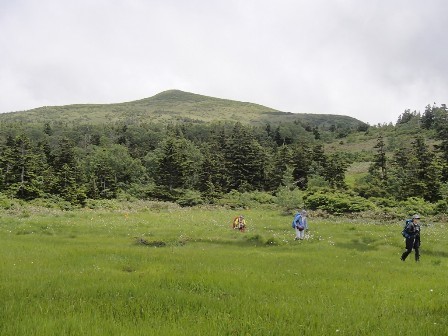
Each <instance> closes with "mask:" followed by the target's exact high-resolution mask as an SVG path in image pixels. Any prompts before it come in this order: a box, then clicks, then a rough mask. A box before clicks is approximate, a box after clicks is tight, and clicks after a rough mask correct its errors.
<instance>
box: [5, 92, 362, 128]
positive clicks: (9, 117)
mask: <svg viewBox="0 0 448 336" xmlns="http://www.w3.org/2000/svg"><path fill="white" fill-rule="evenodd" d="M183 121H193V122H211V121H240V122H242V123H245V124H259V123H266V122H269V123H273V124H277V123H283V122H294V121H300V122H301V123H303V124H309V125H312V126H321V127H330V126H332V125H334V126H336V127H338V126H344V127H349V128H357V127H358V126H360V125H365V123H363V122H362V121H360V120H357V119H355V118H351V117H348V116H341V115H332V114H307V113H289V112H282V111H279V110H276V109H273V108H269V107H266V106H262V105H258V104H254V103H247V102H239V101H234V100H228V99H220V98H214V97H208V96H203V95H199V94H194V93H189V92H183V91H179V90H169V91H164V92H161V93H159V94H156V95H155V96H153V97H150V98H145V99H141V100H136V101H131V102H125V103H118V104H77V105H66V106H44V107H39V108H35V109H32V110H28V111H20V112H11V113H4V114H0V122H20V123H41V124H42V123H47V122H52V123H58V122H62V123H65V124H102V123H110V122H112V123H114V122H120V123H141V122H183Z"/></svg>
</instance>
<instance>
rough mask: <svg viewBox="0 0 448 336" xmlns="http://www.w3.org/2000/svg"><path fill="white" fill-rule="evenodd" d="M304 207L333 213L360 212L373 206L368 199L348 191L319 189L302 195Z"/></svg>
mask: <svg viewBox="0 0 448 336" xmlns="http://www.w3.org/2000/svg"><path fill="white" fill-rule="evenodd" d="M304 202H305V207H306V208H308V209H311V210H317V209H319V210H325V211H327V212H329V213H333V214H342V213H350V212H361V211H366V210H370V209H372V208H374V204H373V203H371V202H369V201H368V200H366V199H364V198H362V197H360V196H356V195H351V194H348V193H342V192H325V190H321V191H318V192H315V193H313V194H309V195H306V196H305V197H304Z"/></svg>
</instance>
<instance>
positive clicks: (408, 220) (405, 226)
mask: <svg viewBox="0 0 448 336" xmlns="http://www.w3.org/2000/svg"><path fill="white" fill-rule="evenodd" d="M411 222H412V219H406V223H405V224H404V228H403V231H401V235H402V236H403V237H405V238H410V236H409V233H408V232H407V231H406V229H407V227H408V225H409V224H410V223H411Z"/></svg>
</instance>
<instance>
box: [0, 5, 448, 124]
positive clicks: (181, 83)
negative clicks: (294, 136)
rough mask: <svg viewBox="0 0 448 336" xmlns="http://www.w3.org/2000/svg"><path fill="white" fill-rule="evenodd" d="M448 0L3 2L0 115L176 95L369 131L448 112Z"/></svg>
mask: <svg viewBox="0 0 448 336" xmlns="http://www.w3.org/2000/svg"><path fill="white" fill-rule="evenodd" d="M447 27H448V1H445V0H425V1H423V0H370V1H360V0H275V1H273V0H271V1H267V0H226V1H218V0H146V1H145V0H126V1H124V0H122V1H119V0H76V1H73V0H0V112H11V111H20V110H26V109H31V108H35V107H40V106H44V105H68V104H75V103H118V102H124V101H131V100H137V99H142V98H146V97H150V96H153V95H155V94H157V93H159V92H161V91H165V90H169V89H179V90H183V91H188V92H193V93H198V94H203V95H207V96H213V97H218V98H225V99H232V100H239V101H246V102H252V103H258V104H261V105H265V106H268V107H271V108H274V109H278V110H281V111H286V112H295V113H296V112H297V113H331V114H342V115H348V116H352V117H355V118H357V119H360V120H362V121H365V122H368V123H370V124H376V123H388V122H394V123H395V122H396V121H397V118H398V116H399V115H400V114H401V113H402V112H403V111H404V110H405V109H411V110H417V111H421V112H423V111H424V109H425V106H426V105H427V104H431V105H432V104H433V103H434V102H435V103H436V104H437V105H438V106H440V104H443V103H448V99H447V98H448V52H447V50H448V42H447V39H446V36H447V32H448V28H447Z"/></svg>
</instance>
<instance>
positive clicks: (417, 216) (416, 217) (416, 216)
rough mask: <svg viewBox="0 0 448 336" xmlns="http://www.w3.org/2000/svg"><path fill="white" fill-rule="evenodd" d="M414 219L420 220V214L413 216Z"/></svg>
mask: <svg viewBox="0 0 448 336" xmlns="http://www.w3.org/2000/svg"><path fill="white" fill-rule="evenodd" d="M412 219H420V215H419V214H415V215H414V216H412Z"/></svg>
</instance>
